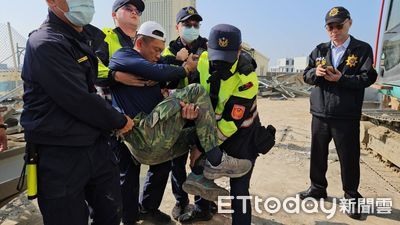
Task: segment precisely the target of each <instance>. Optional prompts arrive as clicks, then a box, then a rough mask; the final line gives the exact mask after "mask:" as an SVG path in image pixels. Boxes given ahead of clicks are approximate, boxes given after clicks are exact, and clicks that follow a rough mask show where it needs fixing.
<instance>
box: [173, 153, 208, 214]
mask: <svg viewBox="0 0 400 225" xmlns="http://www.w3.org/2000/svg"><path fill="white" fill-rule="evenodd" d="M188 155H189V153H186V154H184V155H182V156H179V157H177V158H175V159H173V160H172V170H171V186H172V193H173V194H174V196H175V200H176V203H177V204H181V205H185V204H189V197H188V194H187V193H186V192H185V191H184V190H183V189H182V185H183V183H184V182H185V181H186V178H187V176H186V164H187V160H188ZM194 200H195V201H194V202H195V205H196V206H197V207H198V208H199V209H200V210H202V211H207V210H210V203H211V202H209V201H207V200H205V199H203V198H201V197H200V196H194Z"/></svg>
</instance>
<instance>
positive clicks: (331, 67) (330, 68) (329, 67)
mask: <svg viewBox="0 0 400 225" xmlns="http://www.w3.org/2000/svg"><path fill="white" fill-rule="evenodd" d="M325 69H327V70H330V71H331V72H332V73H336V70H335V67H333V66H325Z"/></svg>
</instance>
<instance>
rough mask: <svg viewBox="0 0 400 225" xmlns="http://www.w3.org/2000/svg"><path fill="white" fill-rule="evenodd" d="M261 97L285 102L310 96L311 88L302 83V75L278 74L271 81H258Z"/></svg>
mask: <svg viewBox="0 0 400 225" xmlns="http://www.w3.org/2000/svg"><path fill="white" fill-rule="evenodd" d="M259 83H260V92H259V95H260V96H261V97H268V98H270V99H271V100H287V99H289V98H295V97H298V96H303V97H308V96H310V90H311V88H312V86H310V85H308V84H306V83H304V81H303V75H302V74H280V75H277V76H273V77H272V78H271V80H267V79H260V80H259Z"/></svg>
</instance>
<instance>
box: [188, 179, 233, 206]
mask: <svg viewBox="0 0 400 225" xmlns="http://www.w3.org/2000/svg"><path fill="white" fill-rule="evenodd" d="M182 189H183V190H184V191H185V192H186V193H188V194H192V195H198V196H200V197H202V198H204V199H206V200H209V201H218V196H228V195H229V191H227V190H226V189H224V188H222V187H220V186H218V185H217V184H215V183H214V181H212V180H209V179H207V178H205V177H204V176H203V175H196V174H194V173H190V174H189V175H188V177H187V178H186V181H185V182H184V183H183V185H182Z"/></svg>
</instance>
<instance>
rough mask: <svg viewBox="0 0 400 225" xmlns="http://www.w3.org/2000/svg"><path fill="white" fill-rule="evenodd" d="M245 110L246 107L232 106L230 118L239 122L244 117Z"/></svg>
mask: <svg viewBox="0 0 400 225" xmlns="http://www.w3.org/2000/svg"><path fill="white" fill-rule="evenodd" d="M245 110H246V107H244V106H242V105H237V104H234V105H233V108H232V112H231V116H232V118H233V119H234V120H240V119H242V118H243V116H244V111H245Z"/></svg>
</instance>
